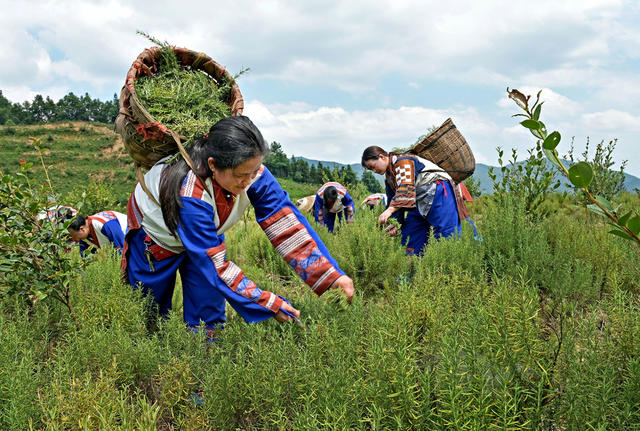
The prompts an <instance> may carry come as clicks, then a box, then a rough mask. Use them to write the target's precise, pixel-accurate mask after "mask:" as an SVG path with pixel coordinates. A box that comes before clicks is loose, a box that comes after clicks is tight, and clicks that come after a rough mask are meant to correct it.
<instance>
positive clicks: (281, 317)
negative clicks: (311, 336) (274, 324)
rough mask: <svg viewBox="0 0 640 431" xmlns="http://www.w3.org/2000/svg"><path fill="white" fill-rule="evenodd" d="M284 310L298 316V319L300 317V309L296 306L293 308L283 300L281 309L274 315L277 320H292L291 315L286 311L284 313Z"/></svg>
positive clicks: (281, 321)
mask: <svg viewBox="0 0 640 431" xmlns="http://www.w3.org/2000/svg"><path fill="white" fill-rule="evenodd" d="M282 310H286V311H288V312H289V313H291V314H293V315H294V316H296V317H297V318H298V319H299V318H300V311H299V310H296V309H295V308H293V306H292V305H291V304H289V303H287V302H285V301H282V305H280V310H278V312H277V313H276V315H275V316H274V317H275V318H276V320H277V321H278V322H280V323H283V322H288V321H289V320H291V316H289V315H287V314H286V313H284V312H283V311H282Z"/></svg>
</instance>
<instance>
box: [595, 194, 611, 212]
mask: <svg viewBox="0 0 640 431" xmlns="http://www.w3.org/2000/svg"><path fill="white" fill-rule="evenodd" d="M596 201H598V203H599V204H600V205H602V206H603V207H604V209H606V210H607V211H609V212H610V213H613V212H614V211H613V206H611V202H609V201H608V200H607V199H605V198H603V197H602V196H596Z"/></svg>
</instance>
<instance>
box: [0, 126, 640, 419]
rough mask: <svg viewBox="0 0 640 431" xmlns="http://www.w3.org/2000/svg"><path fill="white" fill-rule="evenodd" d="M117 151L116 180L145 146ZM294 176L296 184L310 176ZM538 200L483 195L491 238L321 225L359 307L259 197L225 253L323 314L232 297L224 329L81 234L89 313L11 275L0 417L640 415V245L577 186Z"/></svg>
mask: <svg viewBox="0 0 640 431" xmlns="http://www.w3.org/2000/svg"><path fill="white" fill-rule="evenodd" d="M16 129H18V128H16ZM2 133H3V134H2V140H3V154H4V153H5V151H6V150H5V147H4V142H13V141H10V140H8V138H7V135H6V129H3V130H2ZM16 133H17V132H16ZM43 133H44V132H43ZM52 136H53V137H54V140H55V139H57V138H56V136H57V135H55V134H54V133H52ZM45 143H46V142H45V140H43V146H44V144H45ZM16 145H17V144H16ZM68 145H71V144H70V143H69V144H68ZM95 145H96V146H98V145H99V144H97V143H96V144H95ZM104 145H105V147H106V146H107V141H106V140H105V141H104ZM68 151H72V150H71V149H69V150H68ZM17 154H18V151H16V155H17ZM51 154H55V153H54V151H53V150H51ZM16 157H17V156H16ZM21 157H24V156H21ZM46 157H47V156H45V162H47V161H46ZM18 159H19V157H18ZM65 160H66V162H64V163H67V165H65V166H66V167H65V168H64V169H67V170H72V171H74V170H75V171H76V172H80V168H77V169H75V166H76V165H75V163H76V161H75V158H74V159H73V160H74V162H73V163H74V164H73V165H71V163H72V162H71V161H70V159H68V158H67V159H65ZM83 160H85V161H83ZM98 160H100V159H99V158H98ZM110 160H111V159H110ZM114 160H115V162H114V165H113V166H115V168H114V169H113V172H114V174H113V175H114V176H115V181H114V187H116V186H115V183H117V182H120V183H121V184H119V186H122V187H124V185H126V184H131V187H133V179H132V178H129V177H128V175H129V174H130V173H132V172H133V168H132V163H130V160H129V159H128V158H123V159H122V161H120V159H118V158H115V159H114ZM32 161H34V162H35V160H32ZM47 163H49V162H47ZM53 163H54V168H55V169H57V168H56V167H55V164H62V163H63V162H62V161H59V162H53ZM77 163H78V164H79V165H78V166H83V164H84V163H87V164H88V163H91V166H96V165H97V164H99V162H98V161H96V160H95V159H91V158H87V159H83V158H81V159H80V160H79V161H78V162H77ZM120 163H121V165H120ZM54 168H52V169H54ZM2 169H3V170H4V172H5V174H6V173H8V172H13V170H9V168H7V167H6V166H5V165H3V166H2ZM119 169H122V170H119ZM61 172H62V171H61ZM50 175H51V172H50ZM71 177H72V178H73V176H71ZM106 180H107V178H106V177H105V178H102V179H98V181H106ZM54 182H55V181H54ZM77 185H78V184H75V185H72V184H71V183H69V186H70V187H69V189H68V190H70V191H72V190H73V189H74V187H75V186H77ZM284 186H285V188H290V189H291V191H292V199H294V200H295V199H296V198H299V197H302V196H304V195H306V194H310V193H312V192H313V191H314V188H313V187H311V189H310V190H309V187H308V185H304V186H297V185H295V184H291V183H285V184H284ZM60 187H66V186H62V185H61V186H60ZM293 190H295V192H293ZM121 193H124V191H123V192H120V191H118V192H114V195H115V196H120V194H121ZM353 198H354V201H356V202H360V201H361V200H362V199H363V198H364V191H363V190H354V194H353ZM118 200H120V198H118ZM616 203H620V204H621V205H622V206H623V207H624V208H628V209H632V208H638V206H639V205H640V198H639V197H638V195H634V194H623V195H620V196H618V197H617V198H616ZM527 205H528V203H527V202H525V201H524V199H522V198H520V197H518V196H516V195H511V194H496V195H493V196H489V195H487V196H483V197H482V198H480V199H477V200H476V201H475V202H473V203H472V204H470V209H471V212H472V217H473V218H474V220H475V222H476V225H477V226H478V229H479V233H480V235H481V236H482V238H483V240H482V241H479V242H478V241H474V239H473V234H472V232H471V229H470V226H469V225H468V224H466V223H463V228H464V232H463V236H462V238H460V239H458V240H444V241H440V242H436V241H433V240H432V242H431V244H430V245H429V246H428V247H427V250H426V252H425V254H424V256H422V257H420V258H417V257H413V258H409V257H406V256H405V254H404V250H403V248H402V246H401V245H400V243H399V240H398V239H397V238H390V237H388V236H386V234H384V232H383V231H382V230H381V229H379V228H378V227H377V225H376V220H377V216H378V214H379V212H380V211H381V210H382V209H381V208H379V209H377V210H374V211H369V210H359V209H357V210H356V215H355V222H354V223H353V224H350V225H341V226H340V227H339V229H337V232H336V234H334V235H331V234H329V233H328V232H326V230H324V229H322V228H318V232H319V234H320V235H321V237H322V239H323V240H324V241H325V243H326V245H327V247H328V248H329V250H330V251H331V253H332V255H333V256H334V257H335V258H336V260H337V261H338V263H339V265H340V267H341V268H342V269H343V270H344V271H345V272H346V273H347V274H348V275H349V276H351V277H353V279H354V282H355V287H356V295H355V296H354V300H353V303H352V304H351V305H347V304H346V303H345V302H344V301H343V300H342V299H341V297H340V296H339V295H337V294H336V293H335V292H333V291H329V292H327V293H326V294H325V295H323V296H322V297H319V298H318V297H316V296H315V295H314V294H313V293H312V292H311V291H310V290H309V288H308V287H306V285H304V284H303V283H302V281H300V279H299V278H298V277H297V276H295V274H294V273H293V271H292V270H291V269H290V268H289V267H288V265H287V264H286V263H285V262H284V261H283V260H282V259H281V258H280V257H279V256H278V255H277V254H276V252H275V251H274V250H273V248H272V246H271V244H270V243H269V241H268V239H267V237H266V235H265V234H264V233H263V232H262V231H261V230H260V228H259V227H258V226H257V224H256V223H255V222H254V221H252V214H251V213H250V212H249V213H248V214H247V217H246V219H245V222H244V223H240V224H238V225H236V226H235V227H234V228H233V229H232V230H231V231H230V232H228V233H227V234H226V235H227V247H228V252H227V258H228V259H229V260H232V261H234V262H235V263H237V264H238V265H239V266H240V267H241V268H242V269H243V270H244V271H245V273H246V274H247V276H248V277H250V278H251V279H253V280H254V281H255V282H256V284H258V286H260V287H262V288H264V289H267V290H271V291H274V292H276V293H278V294H281V295H283V296H285V297H286V298H287V299H289V300H290V301H291V302H292V304H294V305H295V306H296V307H297V308H299V309H300V310H301V312H302V317H301V319H302V321H303V322H304V324H305V325H306V327H307V328H308V331H307V330H305V329H304V328H302V327H300V326H297V325H295V324H278V323H277V322H276V321H275V319H269V320H268V321H266V322H263V323H260V324H255V325H249V324H246V323H245V322H244V321H243V320H242V319H240V318H239V317H238V316H236V315H235V313H234V312H233V310H231V309H229V312H228V322H227V324H226V326H225V329H224V330H222V331H220V332H219V334H218V340H217V341H216V342H214V343H212V344H210V345H207V344H206V342H205V339H204V336H203V335H202V334H200V335H197V334H194V333H192V332H190V331H187V330H186V329H185V327H184V324H183V321H182V316H181V310H180V297H179V295H176V297H175V298H174V299H175V301H174V304H175V307H174V311H173V312H172V313H171V314H170V317H169V318H168V319H166V320H165V319H157V318H155V317H154V314H153V313H152V312H149V303H148V301H147V300H146V299H145V298H141V297H140V296H139V295H138V294H137V293H136V292H133V291H132V290H131V288H130V287H128V286H125V285H123V284H122V283H121V281H120V268H119V264H120V262H119V257H118V255H117V254H115V253H112V252H109V251H107V250H100V251H99V253H97V254H96V255H95V256H93V257H92V258H91V260H90V261H89V262H88V264H86V265H80V260H81V259H80V257H79V255H78V252H77V250H75V249H74V250H73V251H72V253H71V259H72V261H73V262H75V263H77V265H78V267H80V266H82V267H83V269H82V270H81V271H79V273H78V276H77V277H76V278H75V279H74V280H73V282H72V285H71V301H72V303H73V308H74V310H75V314H76V317H77V324H76V322H74V320H73V319H72V318H71V316H70V314H69V312H68V311H67V309H66V308H65V307H64V306H63V305H61V304H59V303H56V302H55V301H47V300H41V301H38V302H36V303H35V304H31V303H29V302H28V301H25V298H24V297H23V296H18V295H10V294H8V293H7V292H8V290H7V287H6V286H0V288H1V289H2V290H0V295H1V297H2V302H1V305H0V338H1V339H2V343H0V364H2V366H1V367H0V429H3V430H27V429H33V430H38V429H41V430H58V429H60V430H71V429H87V430H89V429H91V430H94V429H103V430H113V429H122V430H156V429H159V430H178V429H180V430H212V429H213V430H236V429H242V430H262V429H276V430H278V429H296V430H298V429H302V430H306V429H310V430H313V429H339V430H343V429H363V430H371V429H376V430H383V429H384V430H386V429H416V430H485V429H500V430H517V429H526V430H530V429H534V430H537V429H540V430H585V429H597V430H604V429H621V430H625V429H628V430H633V429H640V310H639V308H640V255H639V250H638V247H637V246H636V245H635V244H634V243H632V242H630V241H625V240H624V239H622V238H619V237H616V236H614V235H610V234H608V233H607V232H608V230H609V228H608V227H607V226H606V224H605V222H604V220H603V219H602V218H600V217H598V216H597V215H595V214H592V213H590V212H587V211H586V210H585V209H584V208H581V207H580V206H579V202H577V201H576V198H574V197H572V196H569V197H566V196H565V197H562V198H561V197H559V196H558V197H557V198H553V197H552V198H551V199H549V200H548V203H547V206H548V210H549V211H548V212H546V213H545V216H544V217H537V218H534V217H531V215H530V214H529V213H528V212H527ZM108 209H111V208H108ZM309 217H310V219H312V216H309ZM311 224H312V225H314V226H315V223H314V222H313V221H312V222H311ZM0 264H2V263H0ZM52 276H55V274H52Z"/></svg>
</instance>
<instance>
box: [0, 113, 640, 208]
mask: <svg viewBox="0 0 640 431" xmlns="http://www.w3.org/2000/svg"><path fill="white" fill-rule="evenodd" d="M30 138H36V139H40V141H41V143H42V146H43V148H46V152H45V154H44V162H45V164H46V165H47V168H48V170H49V177H50V178H51V181H52V183H53V187H54V189H55V191H56V192H57V193H58V194H60V195H64V194H66V193H68V192H70V191H72V190H74V189H79V187H78V186H77V185H78V184H88V183H89V182H91V181H94V182H103V183H105V184H106V185H107V186H109V187H110V188H111V189H112V190H113V192H114V194H115V196H116V198H117V200H118V201H119V203H120V204H121V205H122V206H124V205H125V203H126V201H127V199H128V197H129V194H130V193H131V190H132V189H133V186H134V184H135V173H134V168H133V162H132V160H131V158H130V157H129V156H128V154H127V153H126V150H125V149H124V146H123V143H122V140H121V139H120V137H119V135H118V134H117V133H115V132H114V131H113V126H112V125H111V124H103V123H87V122H70V123H57V124H45V125H37V126H0V148H1V150H2V157H1V158H0V170H2V171H5V172H15V171H16V170H17V169H18V166H19V163H20V159H24V160H25V161H26V162H31V163H33V171H34V172H35V174H36V176H38V177H39V176H40V175H42V172H43V170H42V167H41V162H40V159H39V156H38V153H37V151H36V149H35V148H34V147H33V145H31V143H30V142H31V141H30ZM296 159H302V160H304V161H306V162H307V163H309V164H310V165H315V166H317V165H318V163H322V164H323V165H324V166H328V167H331V168H333V167H334V166H337V167H338V168H340V167H343V166H345V167H346V166H347V164H344V163H340V162H334V161H326V160H315V159H308V158H306V157H296ZM348 166H351V168H352V169H353V170H354V172H355V173H356V175H358V176H359V177H361V176H362V172H363V168H362V166H361V165H360V164H359V163H351V164H349V165H348ZM489 168H490V166H489V165H485V164H482V163H478V164H476V171H475V173H474V174H473V178H474V179H476V181H478V182H479V183H480V186H481V190H482V192H483V193H491V185H492V182H491V179H490V178H489ZM494 169H495V171H496V173H499V168H498V167H494ZM374 175H375V174H374ZM625 175H626V180H625V188H626V189H627V190H629V191H633V190H634V189H636V188H640V178H638V177H635V176H633V175H630V174H625ZM375 176H376V178H378V180H379V181H380V182H381V183H382V184H384V180H383V177H382V176H380V175H375ZM562 183H563V184H564V183H565V181H564V180H563V181H562ZM290 186H291V187H292V188H291V187H289V188H291V190H290V193H291V196H292V199H293V198H298V197H300V196H298V194H302V193H303V191H302V190H300V191H297V190H296V191H294V189H296V188H295V187H293V186H292V185H290ZM289 188H287V189H288V190H289ZM310 188H311V189H312V188H313V187H310ZM563 189H564V186H563V188H561V190H563ZM305 190H306V188H305Z"/></svg>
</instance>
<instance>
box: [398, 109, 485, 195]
mask: <svg viewBox="0 0 640 431" xmlns="http://www.w3.org/2000/svg"><path fill="white" fill-rule="evenodd" d="M409 152H410V153H413V154H416V155H418V156H420V157H422V158H425V159H427V160H430V161H432V162H433V163H435V164H436V165H438V166H440V167H441V168H442V169H443V170H445V171H446V172H447V173H448V174H449V175H450V176H451V178H452V179H453V181H455V182H456V183H459V182H461V181H463V180H464V179H466V178H468V177H470V176H471V175H472V174H473V172H474V171H475V169H476V160H475V158H474V157H473V153H472V152H471V148H470V147H469V144H467V141H466V140H465V139H464V136H462V134H461V133H460V131H459V130H458V128H457V127H456V126H455V124H453V121H451V118H447V120H446V121H445V122H444V123H442V125H441V126H440V127H438V128H437V129H436V130H434V131H433V132H431V133H430V134H429V135H427V136H426V137H425V138H424V139H423V140H422V141H420V142H419V143H418V144H416V145H415V146H414V147H413V148H412V149H411V150H409Z"/></svg>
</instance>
